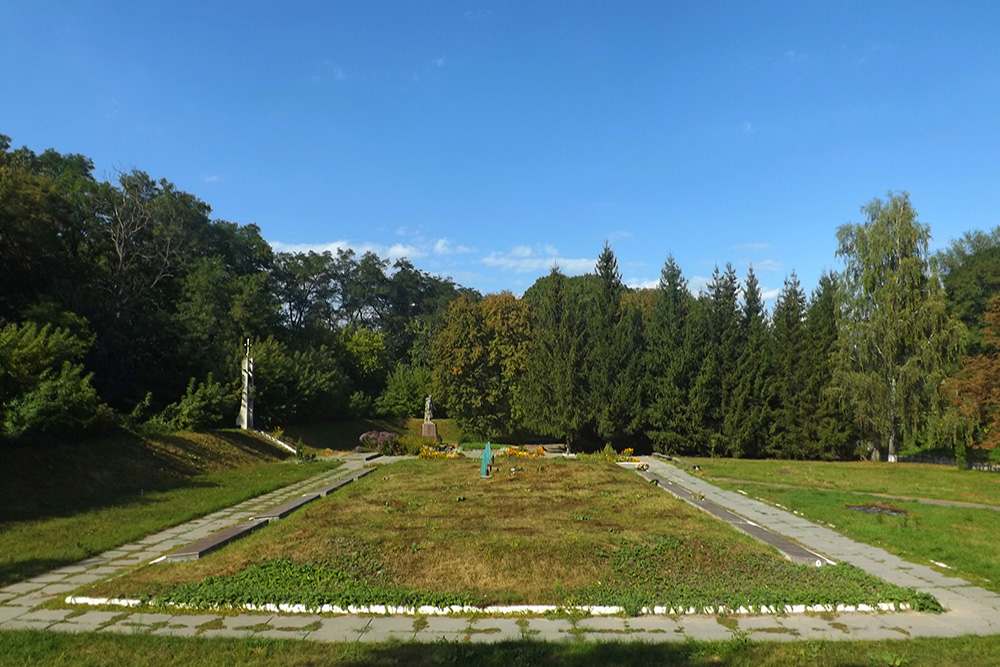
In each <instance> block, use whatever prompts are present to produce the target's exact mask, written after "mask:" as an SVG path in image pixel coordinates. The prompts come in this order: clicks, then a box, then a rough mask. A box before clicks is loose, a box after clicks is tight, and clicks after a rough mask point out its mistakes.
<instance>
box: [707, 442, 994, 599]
mask: <svg viewBox="0 0 1000 667" xmlns="http://www.w3.org/2000/svg"><path fill="white" fill-rule="evenodd" d="M691 462H692V463H696V464H697V465H699V466H700V467H701V469H702V472H701V473H700V474H701V475H702V476H704V477H705V478H707V479H711V480H713V481H715V482H716V483H717V484H719V486H721V487H723V488H727V489H730V490H741V491H744V492H745V493H747V494H748V495H749V496H750V497H753V498H759V499H761V500H764V501H765V502H769V503H772V504H779V505H782V506H784V507H787V508H789V509H794V510H796V511H798V512H800V513H801V514H802V515H803V516H804V517H805V518H807V519H810V520H812V521H816V522H818V523H821V524H826V525H828V526H830V527H832V528H833V529H834V530H837V531H838V532H840V533H842V534H844V535H846V536H847V537H850V538H851V539H854V540H857V541H859V542H864V543H866V544H871V545H874V546H878V547H882V548H883V549H885V550H887V551H889V552H891V553H894V554H897V555H899V556H901V557H902V558H905V559H907V560H910V561H913V562H917V563H922V564H925V565H931V566H934V567H937V566H936V565H934V563H932V561H937V562H938V563H944V564H945V565H947V566H948V567H949V568H951V569H950V570H948V569H944V568H941V569H940V571H942V572H949V573H951V574H954V575H956V576H959V577H962V578H964V579H968V580H969V581H971V582H972V583H975V584H977V585H980V586H982V587H984V588H987V589H989V590H992V591H996V592H1000V559H997V557H996V554H997V551H996V541H995V540H996V536H997V535H998V534H1000V512H997V511H994V510H988V509H975V508H964V507H942V506H937V505H929V504H925V503H918V502H912V501H905V500H895V499H888V498H884V497H881V496H875V495H864V493H867V492H871V491H876V492H878V493H882V494H887V495H894V496H911V497H923V498H933V499H937V500H953V501H959V502H975V503H981V504H991V505H1000V475H997V474H995V473H986V472H978V471H971V470H956V469H954V468H948V467H943V466H932V465H918V464H889V463H818V462H799V461H741V460H729V459H724V460H723V459H691ZM726 479H729V480H733V479H740V480H754V482H749V481H740V482H736V481H722V480H726ZM755 482H761V483H755ZM772 484H773V485H774V486H770V485H772ZM778 485H781V486H778ZM786 487H790V488H786ZM859 494H860V495H859ZM867 504H883V505H888V506H891V507H893V508H897V509H900V510H905V512H906V514H905V515H901V516H890V515H885V514H865V513H862V512H858V511H855V510H851V509H848V506H857V505H867Z"/></svg>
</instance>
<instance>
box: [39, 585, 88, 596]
mask: <svg viewBox="0 0 1000 667" xmlns="http://www.w3.org/2000/svg"><path fill="white" fill-rule="evenodd" d="M79 587H80V586H79V584H49V585H48V586H46V587H45V588H43V589H42V590H41V592H42V593H44V594H45V595H62V594H63V593H69V592H70V591H72V590H74V589H76V588H79Z"/></svg>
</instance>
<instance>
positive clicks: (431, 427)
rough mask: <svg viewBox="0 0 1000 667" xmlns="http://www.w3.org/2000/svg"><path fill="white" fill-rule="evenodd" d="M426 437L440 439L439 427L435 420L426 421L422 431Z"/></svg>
mask: <svg viewBox="0 0 1000 667" xmlns="http://www.w3.org/2000/svg"><path fill="white" fill-rule="evenodd" d="M421 435H423V436H424V437H425V438H434V439H435V440H437V439H438V427H437V424H435V423H434V422H424V428H423V431H422V433H421Z"/></svg>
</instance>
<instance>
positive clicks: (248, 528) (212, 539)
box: [163, 519, 268, 561]
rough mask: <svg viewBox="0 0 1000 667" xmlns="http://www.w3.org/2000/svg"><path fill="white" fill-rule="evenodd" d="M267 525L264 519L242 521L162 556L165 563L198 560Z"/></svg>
mask: <svg viewBox="0 0 1000 667" xmlns="http://www.w3.org/2000/svg"><path fill="white" fill-rule="evenodd" d="M267 524H268V521H267V520H264V519H251V520H250V521H244V522H242V523H238V524H236V525H235V526H230V527H229V528H226V529H224V530H220V531H219V532H217V533H212V534H211V535H209V536H208V537H206V538H203V539H200V540H198V541H197V542H193V543H191V544H189V545H187V546H186V547H181V548H180V549H178V550H177V551H174V552H171V553H169V554H167V555H166V556H164V557H163V558H164V560H166V561H186V560H198V559H199V558H201V557H202V556H204V555H205V554H208V553H211V552H213V551H215V550H216V549H221V548H222V547H224V546H226V545H227V544H229V543H230V542H233V541H235V540H238V539H240V538H241V537H245V536H247V535H249V534H250V533H252V532H254V531H255V530H258V529H260V528H263V527H264V526H266V525H267Z"/></svg>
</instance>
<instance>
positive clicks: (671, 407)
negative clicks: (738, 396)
mask: <svg viewBox="0 0 1000 667" xmlns="http://www.w3.org/2000/svg"><path fill="white" fill-rule="evenodd" d="M693 301H694V300H693V299H692V297H691V293H690V292H689V291H688V286H687V280H685V279H684V276H683V275H682V273H681V268H680V267H679V266H678V265H677V262H676V261H674V258H673V256H670V257H668V258H667V261H666V263H665V264H664V266H663V270H662V271H661V272H660V284H659V289H658V295H657V301H656V306H655V307H654V309H653V313H652V317H651V319H650V325H649V331H648V335H647V341H648V348H647V354H646V359H647V362H646V372H647V376H648V378H649V394H648V401H649V404H648V407H647V409H646V423H647V427H648V430H647V435H648V436H649V438H650V439H651V440H652V441H653V446H654V447H655V448H656V450H657V451H660V452H680V451H683V450H684V449H685V447H686V443H687V441H688V440H689V439H690V438H691V435H692V434H691V428H690V423H689V420H688V414H687V412H688V411H687V404H688V393H689V392H690V391H691V384H692V381H693V375H694V372H693V371H692V365H693V363H692V362H693V359H692V355H691V354H690V352H691V350H690V348H689V347H688V346H687V345H686V344H685V340H686V338H687V335H688V332H687V328H688V316H689V314H690V312H691V309H692V307H693Z"/></svg>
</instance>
